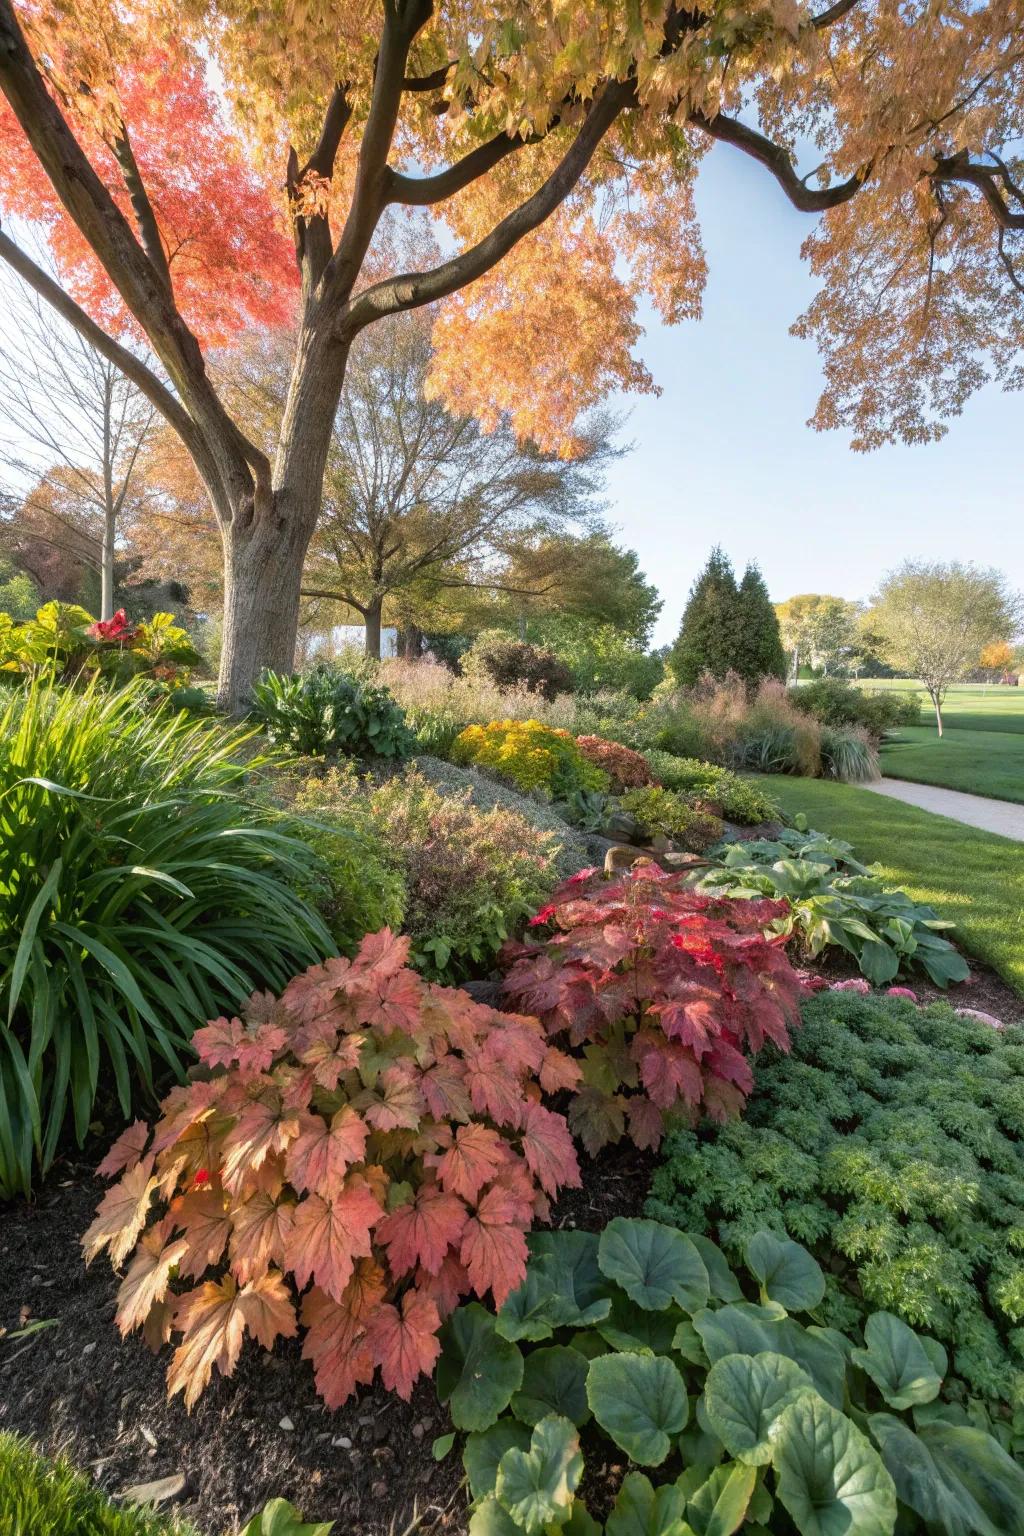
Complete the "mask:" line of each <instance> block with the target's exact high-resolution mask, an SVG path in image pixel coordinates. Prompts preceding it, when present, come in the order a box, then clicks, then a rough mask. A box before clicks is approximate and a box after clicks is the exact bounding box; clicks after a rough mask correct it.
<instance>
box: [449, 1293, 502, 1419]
mask: <svg viewBox="0 0 1024 1536" xmlns="http://www.w3.org/2000/svg"><path fill="white" fill-rule="evenodd" d="M522 1379H523V1357H522V1355H521V1354H520V1353H519V1351H518V1349H517V1348H516V1346H515V1345H514V1344H511V1343H510V1342H509V1341H508V1340H507V1339H503V1338H502V1337H501V1335H500V1334H499V1333H498V1331H497V1328H496V1327H495V1320H494V1318H493V1317H492V1315H491V1314H490V1313H489V1312H485V1311H484V1309H483V1307H482V1306H481V1305H480V1303H479V1302H476V1301H474V1302H470V1304H469V1306H466V1307H459V1309H458V1310H457V1311H456V1312H453V1313H452V1315H451V1317H450V1318H449V1319H448V1321H447V1323H446V1324H445V1326H444V1328H443V1329H442V1331H441V1357H440V1359H439V1360H438V1363H437V1378H436V1380H437V1395H438V1397H439V1398H440V1399H441V1401H442V1403H447V1404H448V1408H449V1411H450V1413H451V1416H452V1422H453V1423H454V1424H455V1426H456V1427H457V1428H458V1429H487V1428H489V1427H490V1425H492V1424H493V1423H494V1422H495V1420H496V1419H497V1418H498V1415H499V1414H501V1413H503V1412H504V1410H505V1409H506V1408H507V1407H508V1405H509V1402H510V1401H511V1399H512V1394H513V1392H515V1391H517V1390H518V1388H519V1385H520V1383H521V1382H522Z"/></svg>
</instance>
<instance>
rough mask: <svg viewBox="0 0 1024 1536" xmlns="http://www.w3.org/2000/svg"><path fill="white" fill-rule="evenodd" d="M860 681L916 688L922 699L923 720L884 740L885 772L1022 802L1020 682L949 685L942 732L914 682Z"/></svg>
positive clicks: (1023, 700) (1023, 708)
mask: <svg viewBox="0 0 1024 1536" xmlns="http://www.w3.org/2000/svg"><path fill="white" fill-rule="evenodd" d="M864 687H865V688H868V689H874V688H885V689H887V690H888V689H894V690H898V691H900V692H903V693H913V692H916V693H917V694H918V696H919V698H920V699H921V709H922V713H921V718H922V720H923V722H924V724H922V725H919V726H911V727H903V728H902V729H901V730H899V731H898V732H896V733H895V734H894V735H893V737H892V739H891V740H890V741H887V742H885V743H884V744H883V746H882V772H883V773H884V774H886V775H887V777H888V778H890V779H909V780H910V781H912V782H913V783H915V784H937V785H939V786H941V787H942V788H944V789H961V790H965V791H966V792H967V793H968V794H973V795H991V796H992V798H993V799H995V800H1015V801H1017V802H1018V803H1020V804H1024V688H1003V687H998V686H984V685H974V686H971V685H968V684H965V685H964V686H963V687H960V688H951V689H950V690H949V694H948V696H947V698H946V702H945V704H944V706H943V710H942V720H943V734H942V736H941V738H940V736H939V734H938V731H937V730H936V729H935V716H934V713H933V711H932V706H931V701H930V699H929V698H928V696H927V694H926V693H924V691H923V690H922V689H921V688H920V686H919V685H918V684H915V683H912V682H906V681H904V680H901V679H894V680H893V681H892V682H881V681H878V682H876V681H872V682H867V683H865V684H864Z"/></svg>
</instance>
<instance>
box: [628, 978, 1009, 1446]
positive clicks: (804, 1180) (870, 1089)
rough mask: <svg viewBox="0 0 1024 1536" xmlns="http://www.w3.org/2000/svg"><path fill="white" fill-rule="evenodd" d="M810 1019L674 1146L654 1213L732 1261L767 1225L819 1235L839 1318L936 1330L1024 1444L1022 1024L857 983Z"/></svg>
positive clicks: (973, 1393) (814, 1004) (806, 1011)
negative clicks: (745, 1087)
mask: <svg viewBox="0 0 1024 1536" xmlns="http://www.w3.org/2000/svg"><path fill="white" fill-rule="evenodd" d="M803 1021H804V1022H803V1028H802V1029H800V1030H798V1031H797V1032H796V1033H795V1035H794V1037H793V1050H792V1054H791V1055H790V1056H783V1055H781V1053H779V1052H777V1051H775V1050H774V1049H772V1048H769V1049H766V1050H765V1051H763V1052H762V1053H761V1055H760V1056H759V1057H758V1058H757V1064H756V1067H757V1069H756V1073H755V1085H754V1091H753V1093H752V1094H751V1096H750V1098H749V1099H748V1101H747V1107H746V1111H745V1116H744V1119H743V1120H742V1121H734V1122H731V1123H730V1124H728V1125H724V1126H713V1125H711V1124H707V1123H706V1124H704V1125H702V1126H701V1127H700V1128H699V1130H698V1131H696V1132H693V1131H684V1130H679V1131H676V1132H674V1133H673V1134H672V1135H671V1136H670V1137H669V1138H667V1139H666V1142H665V1143H664V1146H663V1154H662V1155H663V1161H662V1164H661V1166H660V1168H659V1169H658V1170H657V1172H656V1173H655V1176H654V1181H653V1184H652V1189H651V1198H650V1201H649V1202H648V1211H649V1214H650V1215H652V1216H655V1217H657V1218H659V1219H660V1220H662V1221H671V1222H675V1223H677V1224H678V1225H679V1226H681V1227H685V1228H689V1229H691V1230H693V1231H699V1232H707V1233H708V1234H710V1235H713V1236H715V1237H716V1238H717V1239H718V1241H719V1242H720V1243H721V1244H722V1246H723V1247H724V1248H725V1250H726V1252H727V1253H728V1254H730V1255H732V1256H736V1255H738V1254H740V1253H742V1251H743V1248H744V1245H745V1244H746V1243H747V1241H748V1240H749V1239H750V1238H751V1237H752V1236H753V1234H754V1233H756V1232H758V1231H761V1230H762V1229H765V1228H769V1229H771V1230H773V1231H775V1232H777V1233H779V1234H780V1235H788V1236H790V1237H792V1238H794V1239H796V1240H797V1241H799V1242H802V1243H806V1244H807V1246H808V1247H809V1248H810V1249H811V1250H812V1252H813V1253H814V1254H815V1256H816V1257H817V1259H818V1260H819V1262H820V1263H821V1265H822V1268H823V1269H824V1271H825V1274H826V1281H827V1286H826V1293H825V1299H824V1301H823V1303H822V1307H821V1313H820V1315H821V1320H822V1321H823V1322H825V1323H827V1324H830V1325H834V1326H836V1327H838V1328H841V1329H846V1330H849V1329H850V1328H852V1327H854V1326H855V1325H856V1323H857V1320H858V1318H859V1317H861V1316H863V1315H864V1314H865V1313H866V1312H869V1311H873V1310H875V1309H876V1308H884V1309H885V1310H887V1311H890V1312H895V1313H897V1314H898V1315H899V1316H900V1317H902V1318H904V1319H906V1321H907V1322H908V1323H910V1324H912V1325H913V1326H914V1327H917V1328H923V1329H925V1330H927V1331H928V1332H930V1333H933V1334H934V1335H935V1336H936V1337H937V1338H939V1339H941V1340H942V1341H943V1343H944V1344H947V1345H948V1346H950V1348H951V1351H952V1369H953V1373H954V1376H955V1377H956V1378H958V1383H957V1382H954V1383H953V1385H952V1389H951V1390H952V1391H953V1394H954V1396H956V1395H959V1396H960V1397H961V1398H962V1400H964V1401H965V1402H967V1403H968V1404H969V1403H970V1400H971V1399H973V1398H978V1399H981V1400H983V1401H984V1402H986V1403H987V1404H988V1405H989V1406H990V1407H991V1406H993V1405H998V1404H1000V1403H1009V1404H1012V1405H1013V1406H1014V1408H1015V1409H1016V1428H1015V1431H1014V1433H1015V1435H1017V1436H1018V1438H1020V1440H1021V1443H1022V1444H1024V1327H1022V1324H1024V1142H1022V1137H1024V1031H1022V1030H1020V1029H1016V1028H1008V1029H1006V1031H1005V1032H1003V1033H1000V1032H999V1031H996V1030H993V1029H992V1028H991V1027H989V1026H988V1025H985V1024H982V1023H980V1022H978V1021H976V1020H973V1019H970V1018H960V1017H958V1016H957V1015H955V1014H954V1013H953V1012H952V1010H951V1009H949V1008H948V1007H946V1006H944V1005H942V1004H936V1005H933V1006H932V1007H929V1008H924V1009H919V1008H917V1007H915V1006H914V1004H912V1003H909V1002H905V1001H902V1000H899V999H892V998H887V999H883V998H873V997H864V996H858V995H856V994H854V993H849V992H822V993H819V994H818V996H816V997H815V998H814V999H812V1000H811V1001H809V1002H807V1003H806V1004H805V1005H804V1008H803ZM996 1411H998V1409H996Z"/></svg>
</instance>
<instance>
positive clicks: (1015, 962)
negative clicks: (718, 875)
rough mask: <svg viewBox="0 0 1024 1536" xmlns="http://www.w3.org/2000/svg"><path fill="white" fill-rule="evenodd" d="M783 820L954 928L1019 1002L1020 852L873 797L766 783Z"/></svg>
mask: <svg viewBox="0 0 1024 1536" xmlns="http://www.w3.org/2000/svg"><path fill="white" fill-rule="evenodd" d="M760 782H763V783H764V785H765V787H766V788H768V789H769V790H770V792H771V794H773V795H774V796H775V798H776V799H777V800H778V801H779V804H780V805H781V806H782V809H783V810H784V811H785V812H787V813H788V814H789V815H795V814H796V813H797V812H799V811H803V812H804V813H805V814H806V815H807V817H808V819H809V821H810V823H811V825H812V826H814V827H817V828H818V830H819V831H821V832H827V833H831V834H834V835H835V836H837V837H842V838H844V839H846V841H847V842H850V843H852V844H853V846H854V848H855V849H856V850H857V853H858V855H859V857H860V858H862V859H863V860H864V862H865V863H868V864H871V863H877V864H878V866H879V869H880V872H881V873H882V875H883V876H884V877H885V878H886V879H887V880H889V881H890V882H891V883H892V884H893V885H896V886H900V887H902V888H903V889H904V890H906V891H907V893H908V894H909V895H910V896H912V897H913V898H914V899H915V900H916V901H925V902H928V903H930V904H931V905H932V906H934V907H935V908H936V909H937V910H938V912H939V913H940V914H941V915H942V916H943V917H949V918H952V919H953V921H954V922H955V923H956V925H957V927H956V935H955V937H956V938H957V940H958V942H959V943H960V944H961V945H962V947H963V948H964V950H966V951H967V952H968V954H971V955H973V956H974V957H975V958H976V959H978V960H981V961H984V962H985V963H986V964H987V965H991V966H992V968H993V969H994V970H996V971H998V972H999V974H1000V975H1001V976H1002V977H1003V978H1004V979H1005V980H1006V981H1007V982H1008V983H1009V984H1010V986H1012V987H1013V988H1014V989H1015V990H1016V991H1017V992H1020V993H1021V994H1022V995H1024V848H1022V847H1021V844H1020V843H1015V842H1013V841H1011V840H1010V839H1009V838H1006V837H996V836H995V835H994V834H993V833H991V832H982V831H979V830H978V829H976V828H974V827H966V826H964V825H963V824H962V823H961V822H958V821H950V820H948V819H947V818H946V817H944V816H935V815H933V814H932V813H931V812H930V811H922V810H919V809H918V808H917V807H916V806H913V805H904V804H902V803H901V802H900V801H898V800H889V799H886V798H884V797H883V796H881V795H877V794H874V793H872V791H871V790H867V789H857V788H855V787H854V786H852V785H849V784H837V783H834V782H832V781H829V780H824V779H813V780H811V779H795V778H789V777H786V776H783V775H771V776H768V777H766V778H765V779H764V780H762V781H760Z"/></svg>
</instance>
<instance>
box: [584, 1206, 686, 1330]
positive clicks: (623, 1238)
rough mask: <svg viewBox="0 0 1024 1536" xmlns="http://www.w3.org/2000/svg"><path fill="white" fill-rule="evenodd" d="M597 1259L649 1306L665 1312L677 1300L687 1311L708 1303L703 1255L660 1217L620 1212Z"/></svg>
mask: <svg viewBox="0 0 1024 1536" xmlns="http://www.w3.org/2000/svg"><path fill="white" fill-rule="evenodd" d="M598 1261H599V1263H600V1265H601V1270H602V1273H603V1274H605V1275H607V1277H608V1278H609V1280H614V1281H615V1282H616V1284H618V1285H621V1287H622V1289H623V1290H624V1291H625V1292H626V1295H627V1296H629V1297H630V1298H631V1299H632V1300H633V1301H635V1302H636V1304H637V1306H640V1307H644V1308H646V1309H647V1310H648V1311H651V1312H661V1311H662V1310H663V1309H664V1308H665V1307H667V1306H668V1305H669V1303H670V1302H673V1301H675V1302H678V1303H679V1305H680V1306H681V1307H682V1308H683V1310H684V1311H685V1312H696V1311H698V1310H699V1309H700V1308H701V1307H706V1306H707V1303H708V1297H709V1295H710V1285H709V1282H708V1272H707V1270H706V1269H705V1268H704V1261H703V1259H702V1258H701V1256H700V1254H699V1253H698V1252H697V1250H696V1248H695V1247H694V1246H693V1244H692V1243H691V1242H690V1239H689V1238H688V1237H684V1235H683V1234H682V1232H677V1231H676V1230H675V1228H674V1227H667V1226H665V1225H664V1224H663V1223H662V1222H660V1221H645V1220H641V1219H639V1218H636V1217H628V1216H616V1217H615V1218H614V1219H613V1220H612V1221H610V1222H609V1223H608V1225H607V1226H606V1227H605V1229H604V1231H603V1232H602V1233H601V1240H600V1245H599V1248H598Z"/></svg>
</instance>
